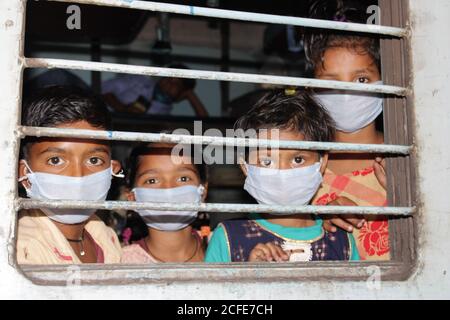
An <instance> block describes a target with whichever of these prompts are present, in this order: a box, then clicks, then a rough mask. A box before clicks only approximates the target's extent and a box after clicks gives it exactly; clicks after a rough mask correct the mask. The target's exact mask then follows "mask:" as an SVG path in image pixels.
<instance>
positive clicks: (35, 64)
mask: <svg viewBox="0 0 450 320" xmlns="http://www.w3.org/2000/svg"><path fill="white" fill-rule="evenodd" d="M25 65H26V67H27V68H61V69H72V70H87V71H103V72H117V73H129V74H140V75H146V76H159V77H175V78H189V79H203V80H218V81H234V82H249V83H266V84H277V85H285V86H298V87H310V88H327V89H339V90H353V91H364V92H375V93H385V94H392V95H397V96H406V95H408V94H409V90H408V89H407V88H403V87H397V86H390V85H374V84H362V83H353V82H344V81H331V80H319V79H310V78H294V77H283V76H272V75H261V74H248V73H236V72H221V71H205V70H189V69H174V68H160V67H147V66H136V65H127V64H117V63H104V62H91V61H77V60H63V59H46V58H26V59H25Z"/></svg>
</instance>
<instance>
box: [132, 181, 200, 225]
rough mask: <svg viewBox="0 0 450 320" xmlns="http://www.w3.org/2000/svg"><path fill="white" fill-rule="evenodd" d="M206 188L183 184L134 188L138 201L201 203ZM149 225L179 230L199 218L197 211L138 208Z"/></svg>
mask: <svg viewBox="0 0 450 320" xmlns="http://www.w3.org/2000/svg"><path fill="white" fill-rule="evenodd" d="M204 190H205V188H204V187H203V186H202V185H200V186H182V187H177V188H167V189H156V188H134V189H133V190H132V192H134V195H135V197H136V201H137V202H170V203H193V204H200V203H201V200H202V195H203V192H204ZM137 212H138V213H139V214H140V216H141V217H142V219H143V220H144V222H145V223H146V224H147V226H148V227H150V228H154V229H157V230H161V231H177V230H181V229H184V228H186V227H187V226H189V225H190V224H191V223H192V222H194V220H195V219H196V218H197V214H198V212H197V211H157V210H137Z"/></svg>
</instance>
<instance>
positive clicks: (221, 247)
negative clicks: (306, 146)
mask: <svg viewBox="0 0 450 320" xmlns="http://www.w3.org/2000/svg"><path fill="white" fill-rule="evenodd" d="M235 129H241V130H243V131H244V132H246V131H248V130H249V129H255V130H260V129H265V130H269V131H268V134H267V135H264V131H262V132H259V133H258V138H260V139H264V138H266V139H271V140H291V141H304V140H310V141H311V140H313V141H323V142H327V141H329V140H330V139H331V138H332V136H333V133H334V128H333V124H332V120H331V119H330V116H329V115H328V114H327V113H326V112H325V110H324V109H323V108H321V107H320V106H319V105H317V104H316V102H315V101H314V100H313V99H312V97H311V96H310V95H309V94H307V93H305V92H303V93H301V94H298V95H293V96H286V95H285V94H284V93H282V92H280V93H277V92H274V93H270V94H268V95H266V96H265V97H263V98H262V99H261V100H260V101H259V102H258V103H257V104H256V105H255V106H254V107H253V108H252V109H251V110H250V111H249V112H248V113H247V114H245V115H244V116H243V117H241V118H240V119H239V120H238V121H237V122H236V125H235ZM327 159H328V155H327V154H326V153H323V154H321V153H319V152H317V151H307V150H287V149H272V150H250V153H249V155H248V157H247V158H245V157H243V158H242V159H241V160H242V161H244V163H242V164H241V170H242V171H243V173H244V174H245V176H246V179H245V184H244V189H245V190H246V191H247V192H248V193H249V194H250V195H251V196H252V197H253V198H254V199H255V200H256V201H257V202H258V203H260V204H266V205H294V206H295V205H296V206H305V205H308V204H310V201H311V199H312V198H313V196H314V195H315V193H316V192H317V190H318V189H319V187H320V185H321V183H322V174H323V172H324V171H325V168H326V165H327ZM354 249H355V246H354V240H353V237H352V235H351V234H348V233H346V232H344V231H341V230H340V231H338V232H336V234H330V233H328V232H326V231H325V230H324V228H323V221H322V220H321V219H318V218H317V217H315V216H313V215H312V214H305V213H299V214H288V215H283V214H278V213H277V212H270V213H261V214H257V213H251V214H250V215H249V217H248V218H247V219H236V220H227V221H224V222H222V223H221V224H219V226H218V227H217V228H216V229H215V231H214V234H213V236H212V238H211V242H210V244H209V246H208V250H207V253H206V259H205V261H206V262H221V263H224V262H245V261H249V262H263V261H273V262H275V261H276V262H287V261H289V262H297V261H313V260H358V258H359V256H358V253H357V251H356V250H354Z"/></svg>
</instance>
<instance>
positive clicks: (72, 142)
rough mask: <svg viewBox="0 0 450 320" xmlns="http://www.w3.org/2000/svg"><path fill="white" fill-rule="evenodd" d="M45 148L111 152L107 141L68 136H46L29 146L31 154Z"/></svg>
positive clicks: (65, 150)
mask: <svg viewBox="0 0 450 320" xmlns="http://www.w3.org/2000/svg"><path fill="white" fill-rule="evenodd" d="M45 150H53V151H55V150H58V151H60V152H63V153H67V154H73V155H75V154H85V153H93V152H106V153H108V154H109V153H110V152H111V148H110V145H109V144H108V143H107V142H105V141H100V140H87V139H67V138H44V139H39V140H38V141H37V142H33V143H32V144H31V145H30V147H29V156H31V157H32V156H35V155H39V154H40V153H42V152H44V151H45Z"/></svg>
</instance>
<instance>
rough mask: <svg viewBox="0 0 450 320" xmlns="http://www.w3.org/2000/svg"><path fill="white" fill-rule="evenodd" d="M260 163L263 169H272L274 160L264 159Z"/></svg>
mask: <svg viewBox="0 0 450 320" xmlns="http://www.w3.org/2000/svg"><path fill="white" fill-rule="evenodd" d="M259 163H260V165H261V166H262V167H270V165H271V164H272V160H271V159H262V160H261V161H260V162H259Z"/></svg>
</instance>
